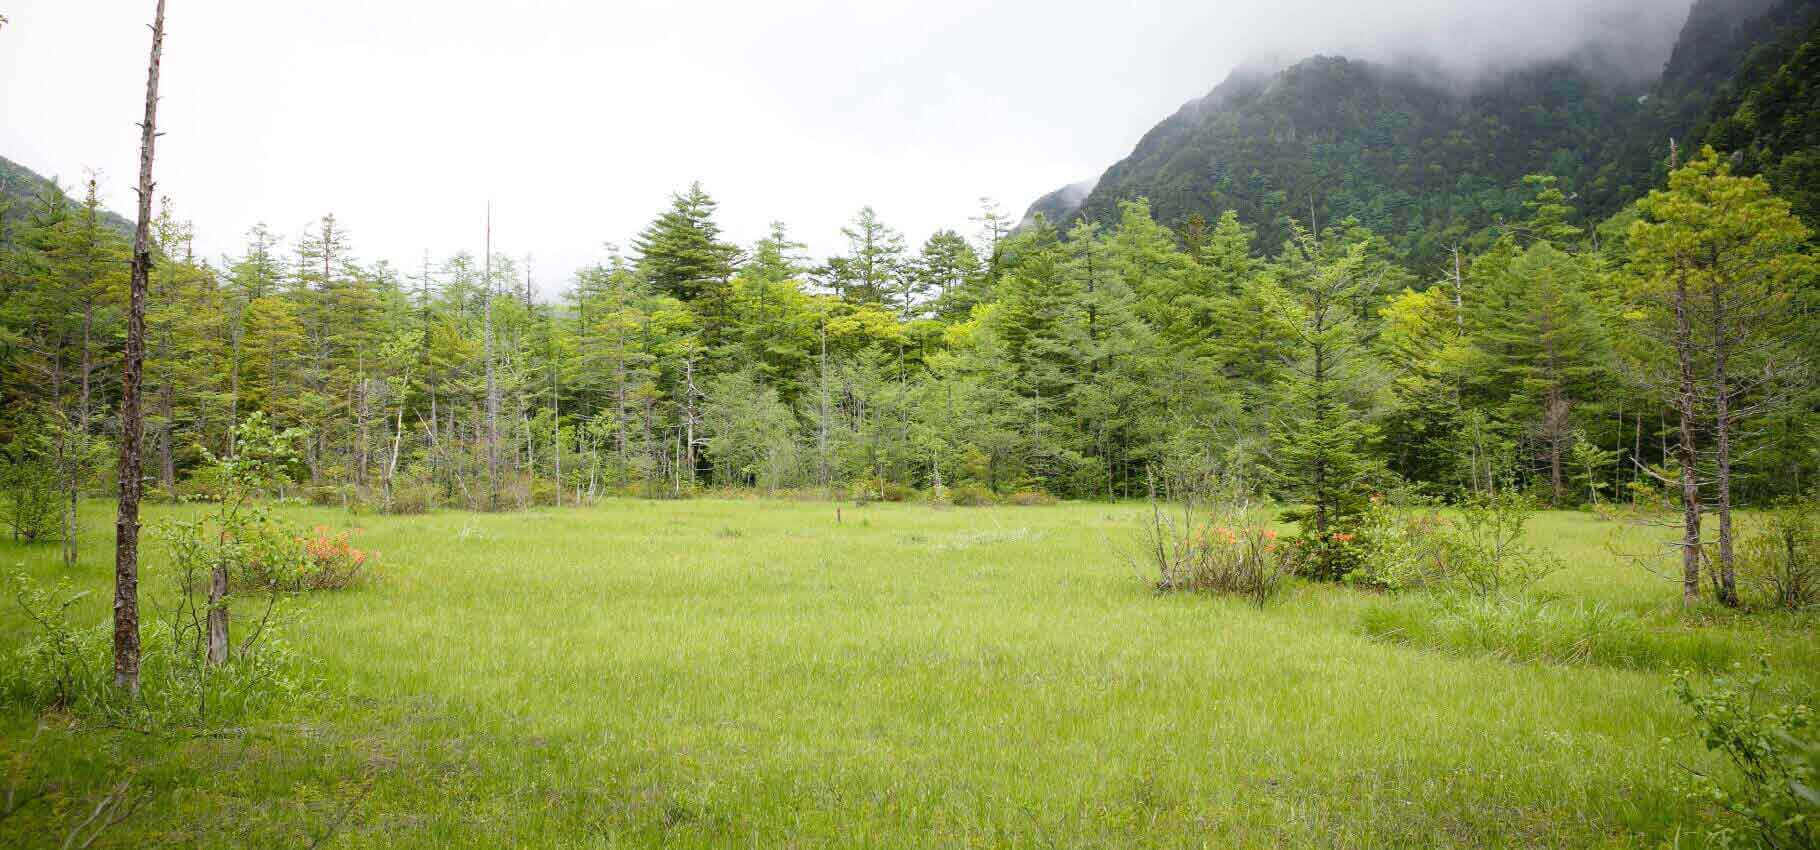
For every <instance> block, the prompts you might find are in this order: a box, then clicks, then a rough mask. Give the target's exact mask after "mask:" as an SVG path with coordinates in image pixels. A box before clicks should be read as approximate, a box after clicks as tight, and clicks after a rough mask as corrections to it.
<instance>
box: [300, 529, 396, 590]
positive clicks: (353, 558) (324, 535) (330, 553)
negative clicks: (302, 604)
mask: <svg viewBox="0 0 1820 850" xmlns="http://www.w3.org/2000/svg"><path fill="white" fill-rule="evenodd" d="M352 537H353V532H351V531H343V532H341V533H340V534H330V533H329V530H328V528H327V527H325V526H320V525H319V526H316V529H315V532H314V533H313V534H311V535H309V536H306V537H302V538H299V539H300V540H301V542H302V543H303V558H302V560H300V561H299V562H298V564H297V570H296V571H295V572H294V573H292V574H290V575H288V576H281V577H278V578H277V580H276V582H275V586H276V587H278V588H279V589H281V590H341V589H343V588H347V587H351V586H353V585H354V584H356V583H358V582H359V581H360V579H361V578H362V577H363V576H364V575H365V570H366V567H367V564H368V563H369V562H370V561H371V560H372V559H373V557H374V553H371V552H367V551H365V550H362V549H356V548H354V545H353V543H352Z"/></svg>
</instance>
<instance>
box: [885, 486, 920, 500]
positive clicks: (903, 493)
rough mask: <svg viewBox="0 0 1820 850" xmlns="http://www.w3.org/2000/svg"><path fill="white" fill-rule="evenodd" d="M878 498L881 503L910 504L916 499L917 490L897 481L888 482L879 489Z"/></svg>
mask: <svg viewBox="0 0 1820 850" xmlns="http://www.w3.org/2000/svg"><path fill="white" fill-rule="evenodd" d="M878 498H879V501H881V502H908V501H910V500H911V499H914V498H916V488H915V487H912V486H910V485H908V484H899V483H897V482H895V481H893V482H888V483H886V484H885V486H883V487H880V488H879V491H878Z"/></svg>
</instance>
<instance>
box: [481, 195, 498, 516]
mask: <svg viewBox="0 0 1820 850" xmlns="http://www.w3.org/2000/svg"><path fill="white" fill-rule="evenodd" d="M486 247H487V259H486V271H485V275H486V281H485V285H484V286H483V287H482V288H483V290H484V291H485V302H484V308H483V318H482V323H483V324H484V325H485V331H484V334H485V343H484V351H483V353H482V356H483V357H485V358H486V361H487V364H486V371H487V510H489V511H492V510H498V509H499V382H498V380H497V379H496V378H495V377H494V375H493V204H492V203H491V202H489V203H488V204H487V242H486Z"/></svg>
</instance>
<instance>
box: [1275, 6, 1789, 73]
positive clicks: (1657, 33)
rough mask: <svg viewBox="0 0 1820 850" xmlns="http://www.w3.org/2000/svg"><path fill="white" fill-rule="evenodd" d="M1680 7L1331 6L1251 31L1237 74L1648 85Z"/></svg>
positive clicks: (1681, 17) (1683, 15)
mask: <svg viewBox="0 0 1820 850" xmlns="http://www.w3.org/2000/svg"><path fill="white" fill-rule="evenodd" d="M1752 2H1757V3H1764V2H1766V0H1752ZM1688 6H1689V2H1688V0H1540V2H1531V3H1521V4H1511V3H1502V2H1479V1H1478V0H1474V2H1466V3H1456V2H1448V3H1442V2H1428V0H1423V1H1422V2H1411V3H1387V4H1362V5H1350V4H1332V5H1330V6H1328V7H1324V8H1322V9H1321V10H1319V14H1318V15H1312V16H1301V17H1296V18H1289V19H1278V20H1272V21H1269V22H1266V26H1264V27H1263V28H1261V29H1255V28H1254V31H1249V32H1248V33H1247V36H1248V40H1249V42H1250V45H1251V47H1250V50H1249V51H1248V52H1247V54H1246V56H1245V59H1244V61H1243V62H1242V63H1241V65H1242V67H1244V68H1246V69H1248V70H1250V71H1253V72H1271V71H1279V70H1282V69H1284V68H1286V67H1288V66H1290V65H1293V64H1295V63H1296V62H1299V61H1300V60H1302V59H1305V58H1307V57H1309V56H1313V55H1335V56H1345V57H1347V58H1349V59H1355V60H1364V61H1367V62H1373V63H1377V64H1382V65H1393V66H1396V67H1398V68H1401V69H1404V70H1408V71H1412V72H1420V73H1422V74H1424V75H1425V76H1427V77H1428V78H1429V79H1428V81H1429V82H1431V83H1434V84H1437V85H1451V86H1456V87H1470V86H1471V85H1473V84H1475V83H1479V82H1483V81H1485V80H1486V79H1487V78H1488V77H1495V76H1497V75H1499V74H1503V73H1506V72H1509V71H1511V70H1514V69H1519V68H1524V67H1528V66H1532V65H1538V64H1548V63H1556V62H1564V63H1568V64H1571V65H1573V66H1575V67H1578V68H1580V69H1581V70H1583V71H1586V72H1588V73H1589V74H1590V75H1595V76H1597V77H1599V78H1602V79H1605V80H1610V81H1615V82H1620V83H1638V82H1648V81H1652V80H1654V79H1655V78H1656V76H1657V75H1659V74H1660V73H1661V72H1662V66H1663V63H1664V62H1666V61H1667V60H1668V57H1669V52H1670V50H1671V49H1672V48H1673V47H1674V45H1675V43H1676V39H1677V36H1678V35H1679V34H1680V31H1681V29H1682V24H1683V22H1684V21H1685V20H1686V19H1687V16H1688ZM1759 11H1760V10H1759Z"/></svg>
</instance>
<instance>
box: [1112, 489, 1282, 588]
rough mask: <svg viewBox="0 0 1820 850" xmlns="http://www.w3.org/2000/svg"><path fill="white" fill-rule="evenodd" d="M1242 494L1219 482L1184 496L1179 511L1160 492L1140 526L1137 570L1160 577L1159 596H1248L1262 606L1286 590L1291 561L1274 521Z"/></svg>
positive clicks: (1135, 558) (1152, 498) (1135, 567)
mask: <svg viewBox="0 0 1820 850" xmlns="http://www.w3.org/2000/svg"><path fill="white" fill-rule="evenodd" d="M1242 492H1243V491H1242V488H1239V487H1236V486H1228V485H1226V484H1225V483H1222V482H1217V481H1209V482H1204V483H1203V485H1202V486H1197V487H1194V488H1186V489H1185V490H1183V491H1182V493H1183V496H1184V500H1183V502H1182V503H1181V505H1180V507H1179V509H1178V508H1177V507H1176V506H1172V505H1165V504H1164V503H1163V502H1162V501H1161V500H1159V499H1158V498H1157V497H1156V494H1155V492H1154V489H1153V490H1152V493H1151V498H1150V510H1149V511H1147V512H1146V513H1145V514H1144V515H1143V517H1142V519H1141V520H1140V528H1139V531H1138V534H1137V540H1136V545H1137V548H1138V552H1139V554H1138V555H1137V556H1135V557H1133V558H1132V559H1131V560H1132V566H1133V569H1135V570H1138V571H1139V572H1140V573H1142V572H1145V571H1148V572H1150V573H1151V574H1153V575H1155V576H1156V579H1155V586H1156V589H1157V591H1158V592H1162V593H1167V592H1171V591H1184V590H1185V591H1199V592H1207V593H1220V594H1231V595H1235V596H1242V597H1245V598H1246V599H1249V600H1251V601H1252V602H1254V603H1257V604H1258V605H1263V604H1264V603H1266V602H1268V601H1270V599H1271V598H1272V597H1274V596H1276V595H1277V593H1278V592H1280V591H1281V590H1282V587H1283V579H1284V578H1285V576H1286V575H1287V574H1288V572H1289V570H1288V568H1287V561H1285V560H1284V559H1283V558H1281V557H1279V554H1280V553H1279V551H1278V550H1279V545H1278V540H1277V532H1276V531H1275V530H1274V529H1271V528H1270V527H1269V526H1268V521H1269V520H1268V515H1267V514H1265V513H1264V512H1262V511H1260V510H1257V509H1255V508H1253V507H1252V506H1251V505H1250V504H1249V503H1248V502H1247V501H1246V500H1245V499H1244V498H1243V497H1242V496H1241V495H1240V493H1242Z"/></svg>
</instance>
